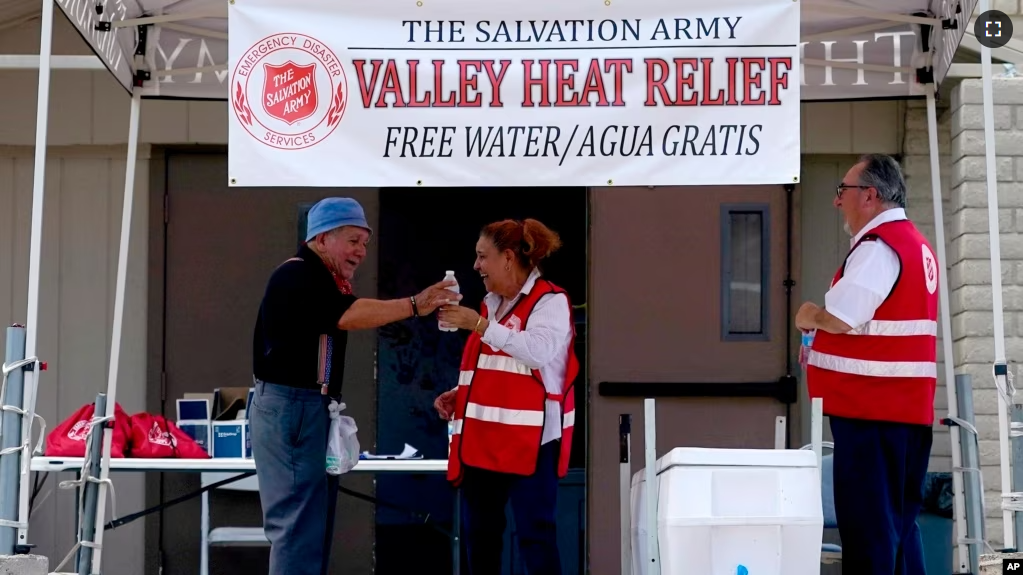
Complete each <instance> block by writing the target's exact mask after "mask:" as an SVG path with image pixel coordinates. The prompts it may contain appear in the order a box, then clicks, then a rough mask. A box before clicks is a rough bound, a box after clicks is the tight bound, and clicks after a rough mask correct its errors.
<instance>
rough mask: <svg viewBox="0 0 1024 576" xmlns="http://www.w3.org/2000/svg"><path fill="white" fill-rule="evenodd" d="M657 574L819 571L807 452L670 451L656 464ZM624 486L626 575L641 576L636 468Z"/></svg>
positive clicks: (642, 520)
mask: <svg viewBox="0 0 1024 576" xmlns="http://www.w3.org/2000/svg"><path fill="white" fill-rule="evenodd" d="M655 470H656V473H657V480H658V481H657V486H656V490H657V491H658V506H657V509H658V524H657V525H658V536H657V537H658V549H659V553H660V554H659V557H660V561H661V573H662V574H752V575H753V574H819V573H820V568H821V564H820V559H821V541H822V528H823V517H822V510H821V481H820V479H819V475H818V470H817V460H816V458H815V456H814V452H812V451H810V450H727V449H713V448H676V449H674V450H672V451H671V452H669V453H668V454H666V455H665V456H663V457H662V458H660V459H658V462H657V465H656V467H655ZM631 484H632V485H631V487H630V488H631V489H630V500H631V506H630V507H631V517H632V518H631V532H632V546H633V573H634V574H645V573H646V565H647V564H649V563H650V560H649V558H648V552H647V537H648V534H647V528H646V517H647V510H646V502H645V500H644V498H645V490H646V486H645V482H644V471H643V470H642V469H641V470H640V471H639V472H637V473H636V474H634V475H633V480H632V483H631Z"/></svg>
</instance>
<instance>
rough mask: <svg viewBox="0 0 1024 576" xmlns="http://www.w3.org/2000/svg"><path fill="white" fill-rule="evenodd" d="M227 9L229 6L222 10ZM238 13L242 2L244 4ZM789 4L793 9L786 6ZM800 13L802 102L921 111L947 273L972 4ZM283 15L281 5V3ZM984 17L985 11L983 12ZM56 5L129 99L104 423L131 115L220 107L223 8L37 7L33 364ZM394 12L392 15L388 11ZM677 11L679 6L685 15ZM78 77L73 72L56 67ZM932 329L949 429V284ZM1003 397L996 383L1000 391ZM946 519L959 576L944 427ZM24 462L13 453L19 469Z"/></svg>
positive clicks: (811, 0) (100, 513)
mask: <svg viewBox="0 0 1024 576" xmlns="http://www.w3.org/2000/svg"><path fill="white" fill-rule="evenodd" d="M228 1H229V2H230V3H234V2H235V0H228ZM243 1H244V0H243ZM794 1H798V0H794ZM799 1H800V2H801V14H802V15H801V36H802V37H801V40H802V44H801V56H802V59H803V60H802V67H801V72H800V77H801V79H802V85H801V92H802V99H803V100H804V101H820V100H853V99H893V98H912V97H914V98H920V97H923V98H925V99H926V100H927V112H928V130H929V145H930V156H931V185H932V193H933V203H934V215H935V231H936V238H935V240H936V245H935V248H936V251H937V254H938V258H939V261H940V265H941V266H942V269H943V270H947V271H948V265H947V259H946V249H945V246H946V240H945V232H944V227H943V212H942V196H941V187H940V177H939V150H938V133H937V120H936V104H935V97H936V93H937V90H938V86H939V85H940V84H941V82H942V81H943V80H944V78H945V77H946V75H947V72H948V71H949V69H950V66H951V64H952V62H953V54H954V52H955V51H956V49H957V47H958V45H959V43H960V40H961V38H962V36H963V35H964V32H965V29H966V28H967V26H968V22H969V21H970V15H971V14H972V12H973V11H974V9H975V4H976V3H977V2H978V0H799ZM282 4H284V2H283V0H282ZM981 4H982V7H983V9H985V6H986V5H987V4H988V0H981ZM54 5H57V6H58V7H59V8H60V9H61V10H62V11H63V12H64V13H65V15H66V16H67V17H68V19H69V20H70V21H71V23H72V24H73V25H74V26H75V27H76V29H77V30H78V32H79V33H80V34H81V35H82V37H83V38H84V39H85V40H86V41H87V42H88V44H89V45H90V47H91V48H92V50H93V51H94V52H95V54H96V55H97V57H98V58H99V60H100V61H101V62H102V64H103V65H104V66H105V67H106V68H107V69H108V70H109V71H110V73H111V74H113V75H114V77H115V78H116V79H117V81H118V82H119V83H120V84H121V85H122V86H123V87H124V88H125V90H126V91H128V92H129V93H130V94H131V106H130V124H129V126H130V128H129V130H130V133H129V140H128V158H127V169H126V174H125V188H124V204H123V216H122V221H121V242H120V251H119V260H118V269H117V280H116V295H115V307H114V326H113V331H112V340H111V347H110V362H109V372H108V382H107V404H106V406H107V407H106V412H107V414H106V416H107V417H108V418H109V417H112V416H113V411H114V405H115V399H116V394H117V386H118V366H119V362H118V357H119V354H120V351H121V338H122V331H121V328H122V320H123V314H124V301H125V282H126V266H127V257H128V247H129V243H130V241H131V238H130V230H131V226H130V222H131V220H130V219H131V214H132V203H133V200H134V195H133V193H134V190H133V184H134V181H135V173H134V172H135V165H136V150H137V145H138V137H139V114H140V103H141V99H143V98H175V99H215V100H221V101H224V102H225V105H228V104H227V101H228V84H227V82H226V76H227V70H228V66H229V63H228V62H227V54H228V30H229V23H228V4H227V3H225V2H223V1H215V0H43V2H42V34H41V42H40V50H39V60H38V67H39V89H38V107H37V117H36V148H35V171H34V179H33V196H32V223H31V240H30V256H29V258H30V263H29V287H28V313H27V317H26V320H27V343H26V353H25V356H26V358H30V359H31V358H35V357H36V355H37V349H36V345H37V328H38V318H39V278H40V259H41V257H42V256H41V242H42V226H43V220H42V215H43V202H44V196H43V191H44V175H45V159H46V150H47V142H46V138H47V123H48V117H47V112H48V109H49V93H50V73H51V70H52V69H54V68H55V64H56V63H57V62H58V60H57V59H51V35H52V21H53V14H54ZM396 6H397V4H396ZM683 6H685V3H683ZM990 56H991V55H990V51H989V50H988V49H983V58H988V59H989V60H983V71H984V73H985V80H986V82H985V128H986V142H987V149H986V150H987V155H988V177H989V182H988V188H989V190H988V193H989V199H990V205H989V208H990V212H989V220H990V231H991V238H992V253H991V256H992V264H993V266H992V279H993V288H994V293H993V296H994V298H993V304H994V313H995V323H994V325H995V337H996V361H997V364H999V363H1002V364H1003V365H1005V353H1004V352H1003V335H1002V329H1003V322H1002V304H1001V295H1002V290H1001V284H1000V278H1001V277H1000V266H999V264H1000V256H999V241H998V238H999V235H998V218H997V213H996V206H997V203H996V188H995V157H994V154H995V152H994V134H993V111H992V89H991V66H986V64H989V63H990ZM64 62H66V63H67V67H78V66H80V65H81V63H80V62H79V61H77V60H65V61H64ZM940 286H941V292H940V299H941V322H940V325H941V327H942V333H941V336H942V345H943V356H944V357H945V359H946V361H945V364H944V366H945V372H944V380H945V382H946V384H947V386H946V391H947V395H948V405H949V414H950V416H951V417H956V416H957V414H956V412H957V401H956V388H955V386H953V382H954V375H953V368H954V366H953V361H952V358H953V350H952V342H953V339H952V335H951V331H950V330H951V329H950V305H949V289H948V281H947V280H946V278H945V277H944V278H943V282H942V283H941V285H940ZM36 378H37V374H36V373H33V372H27V373H26V374H25V391H26V393H25V398H26V406H27V407H28V409H29V414H32V413H33V412H34V406H35V399H36V397H37V394H36V386H37V381H36ZM1002 382H1003V386H1004V389H1005V379H1004V380H1003V381H1002ZM999 409H1000V417H1001V420H1000V423H1001V425H1002V426H1001V428H1002V435H1001V441H1002V442H1001V457H1002V458H1001V464H1002V472H1003V474H1002V476H1003V478H1002V480H1003V492H1004V493H1007V492H1009V491H1010V483H1009V480H1010V465H1009V447H1008V437H1009V434H1008V426H1009V425H1008V420H1007V418H1006V413H1007V407H1006V406H1005V404H1004V403H1002V402H1000V406H999ZM31 421H32V418H31V417H30V418H26V419H25V420H24V426H23V430H24V437H25V438H26V439H28V438H29V431H30V430H31ZM950 438H951V442H952V460H953V469H954V474H953V479H954V492H955V507H954V517H955V521H956V534H957V542H958V547H959V559H960V564H961V571H965V568H966V564H965V563H966V558H967V552H966V544H967V540H966V524H965V511H964V494H963V476H962V473H961V472H960V466H961V463H960V459H961V452H960V446H959V444H960V437H959V428H958V427H955V426H954V427H952V428H951V434H950ZM110 444H111V435H110V433H109V432H108V433H105V434H104V442H103V459H102V468H101V474H100V481H101V482H102V481H103V480H105V479H106V478H107V476H108V472H109V453H110ZM28 456H29V454H28V453H27V452H26V453H23V457H26V458H27V457H28ZM22 470H24V473H23V476H22V478H21V485H20V505H19V524H18V542H19V543H25V542H26V541H27V540H26V536H25V535H26V534H27V529H28V527H27V518H28V497H29V486H30V482H29V481H28V477H27V473H28V472H27V471H28V467H27V466H24V467H23V468H22ZM105 492H106V491H105V486H104V485H103V484H102V483H101V484H100V485H99V499H98V505H97V514H96V519H95V526H96V528H95V537H94V542H95V543H96V546H95V551H94V554H93V557H92V572H93V573H100V565H101V558H102V548H100V547H99V545H100V543H101V542H102V537H103V525H104V510H105V506H104V501H105V496H106V493H105ZM1004 517H1005V519H1004V528H1005V529H1007V530H1009V531H1008V532H1006V534H1005V535H1004V538H1005V539H1006V542H1007V545H1008V546H1012V542H1013V533H1012V523H1011V520H1010V515H1009V513H1008V512H1006V513H1005V514H1004Z"/></svg>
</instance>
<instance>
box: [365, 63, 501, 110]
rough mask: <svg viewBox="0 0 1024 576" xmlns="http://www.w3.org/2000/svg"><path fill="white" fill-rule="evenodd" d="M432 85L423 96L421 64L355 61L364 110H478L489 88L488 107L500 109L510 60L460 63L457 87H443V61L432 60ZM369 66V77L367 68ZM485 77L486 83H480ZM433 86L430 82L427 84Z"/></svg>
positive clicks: (426, 76) (425, 75)
mask: <svg viewBox="0 0 1024 576" xmlns="http://www.w3.org/2000/svg"><path fill="white" fill-rule="evenodd" d="M431 63H432V64H433V67H434V70H433V74H432V75H428V74H426V73H425V74H423V77H425V78H428V77H430V76H432V77H433V83H432V84H433V86H432V88H430V89H426V90H423V92H422V94H421V93H420V88H419V82H418V81H419V80H421V79H422V78H421V77H420V61H419V60H406V61H405V65H404V66H400V65H399V63H398V62H397V61H396V60H393V59H392V60H388V61H387V62H385V61H383V60H371V61H369V62H367V61H366V60H353V61H352V65H353V67H355V69H356V81H357V83H358V84H359V94H360V96H361V98H362V102H363V108H370V107H374V108H387V107H392V108H404V107H415V108H425V107H431V106H434V107H439V108H440V107H451V106H456V107H460V108H479V107H480V106H482V103H483V99H482V98H481V92H485V91H487V90H488V89H489V91H490V94H491V97H490V100H489V104H488V105H489V106H490V107H491V108H501V107H502V102H501V82H502V81H503V80H504V78H505V72H507V71H508V67H509V65H511V63H512V61H511V60H500V61H495V60H458V61H457V62H456V65H457V66H458V69H459V73H458V82H457V86H455V87H450V86H449V87H445V86H444V64H445V61H444V60H433V61H432V62H431ZM367 64H369V65H370V70H369V74H367V70H366V65H367ZM481 72H483V73H485V74H486V79H487V84H488V85H489V86H484V85H482V83H481V80H482V78H483V76H482V75H481ZM427 85H428V86H430V83H427Z"/></svg>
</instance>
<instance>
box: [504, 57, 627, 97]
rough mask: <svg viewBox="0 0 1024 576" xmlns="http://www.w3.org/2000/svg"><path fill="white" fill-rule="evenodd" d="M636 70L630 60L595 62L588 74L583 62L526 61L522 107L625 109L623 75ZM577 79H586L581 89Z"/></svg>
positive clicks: (618, 59)
mask: <svg viewBox="0 0 1024 576" xmlns="http://www.w3.org/2000/svg"><path fill="white" fill-rule="evenodd" d="M534 64H536V65H537V67H538V68H539V70H538V71H535V70H534V68H535V67H534ZM632 71H633V61H632V60H631V59H629V58H609V59H606V60H601V59H599V58H595V59H592V60H591V61H590V63H589V64H587V65H586V72H585V73H584V72H582V71H581V70H580V62H579V60H536V61H534V60H523V104H522V106H523V107H524V108H529V107H533V106H625V105H626V102H625V100H624V99H623V97H622V84H623V76H624V75H625V74H627V73H631V72H632ZM552 77H553V81H552ZM577 78H582V86H581V87H580V89H579V90H577V85H576V79H577ZM535 88H537V89H539V97H535V91H534V89H535ZM552 96H553V98H552Z"/></svg>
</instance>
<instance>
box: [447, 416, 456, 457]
mask: <svg viewBox="0 0 1024 576" xmlns="http://www.w3.org/2000/svg"><path fill="white" fill-rule="evenodd" d="M454 432H455V421H454V420H449V421H448V456H451V455H452V434H453V433H454Z"/></svg>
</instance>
